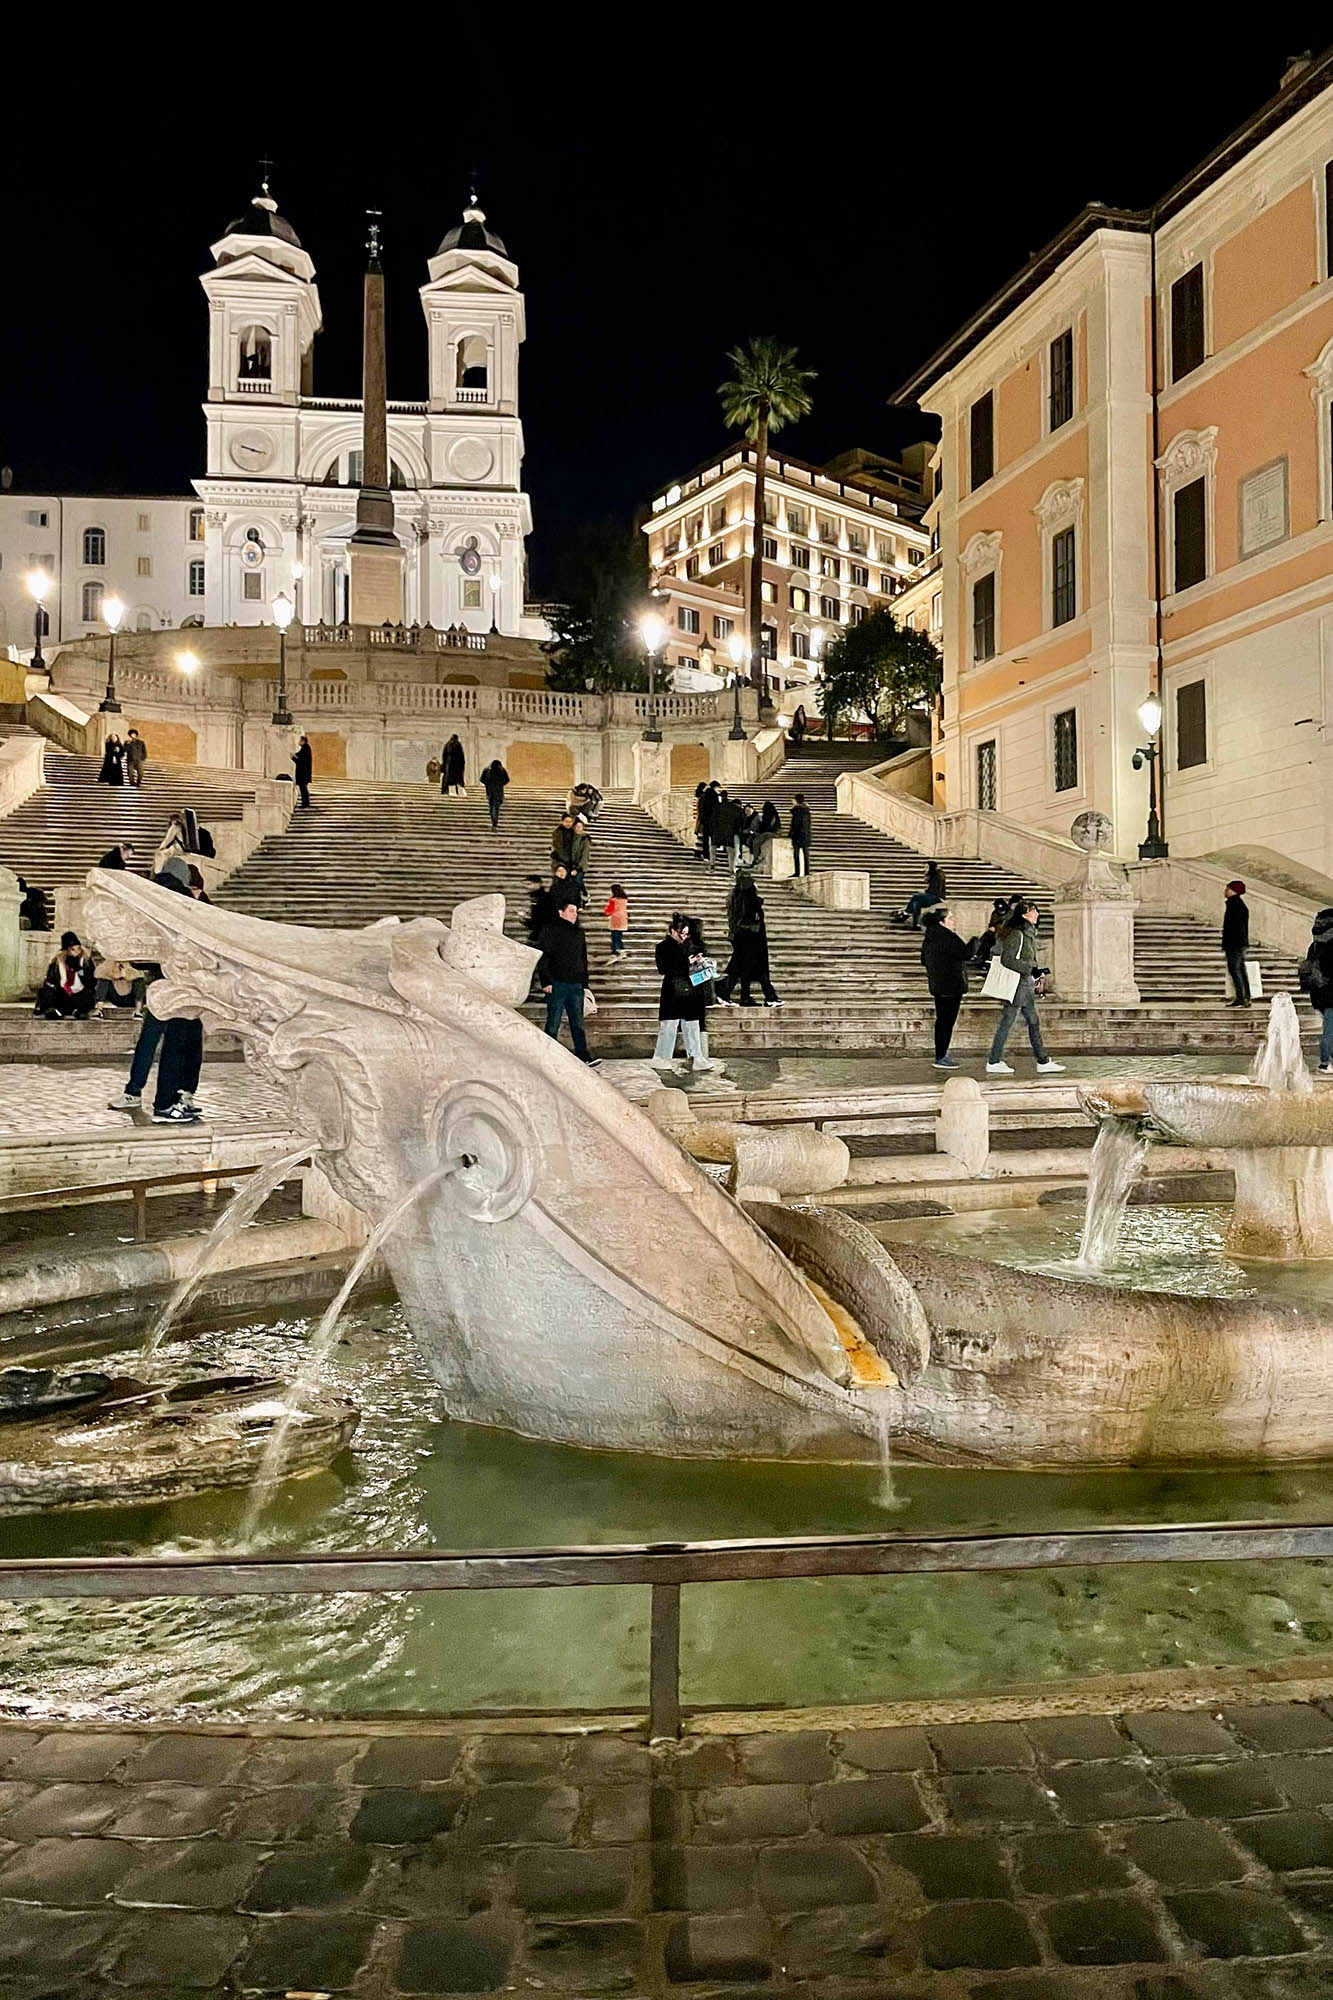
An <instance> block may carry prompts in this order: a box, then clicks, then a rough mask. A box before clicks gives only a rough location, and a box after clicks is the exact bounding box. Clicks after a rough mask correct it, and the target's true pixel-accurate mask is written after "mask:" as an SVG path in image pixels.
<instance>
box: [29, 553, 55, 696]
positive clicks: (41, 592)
mask: <svg viewBox="0 0 1333 2000" xmlns="http://www.w3.org/2000/svg"><path fill="white" fill-rule="evenodd" d="M50 589H51V576H50V572H49V571H48V570H44V569H30V570H29V571H28V595H29V597H30V598H31V599H32V607H33V608H32V670H33V672H34V673H35V674H41V673H45V671H46V661H45V660H44V659H43V658H42V620H43V619H44V618H45V616H46V599H47V595H48V593H49V591H50Z"/></svg>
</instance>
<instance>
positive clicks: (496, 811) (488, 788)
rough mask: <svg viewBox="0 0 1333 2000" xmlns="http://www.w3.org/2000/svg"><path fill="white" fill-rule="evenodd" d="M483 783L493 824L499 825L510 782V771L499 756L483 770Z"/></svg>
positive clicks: (494, 825) (493, 825)
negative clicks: (506, 789) (506, 790)
mask: <svg viewBox="0 0 1333 2000" xmlns="http://www.w3.org/2000/svg"><path fill="white" fill-rule="evenodd" d="M460 747H461V746H460ZM481 783H482V789H483V790H484V792H485V794H486V804H487V806H488V808H489V810H490V815H491V825H492V827H497V826H499V824H500V808H501V806H502V805H503V804H504V802H505V786H506V785H507V784H508V783H509V773H508V771H506V769H505V767H504V765H503V764H502V763H501V762H500V759H499V758H498V757H495V758H493V759H492V760H491V762H490V763H489V764H488V765H487V766H486V769H485V770H484V771H483V772H482V774H481Z"/></svg>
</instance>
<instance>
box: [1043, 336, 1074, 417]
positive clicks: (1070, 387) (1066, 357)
mask: <svg viewBox="0 0 1333 2000" xmlns="http://www.w3.org/2000/svg"><path fill="white" fill-rule="evenodd" d="M1050 365H1051V382H1050V396H1049V401H1048V404H1047V408H1048V413H1049V427H1050V429H1051V430H1053V431H1058V430H1059V428H1060V426H1061V424H1067V423H1068V422H1069V419H1070V418H1071V417H1072V416H1073V414H1074V334H1073V330H1072V328H1070V327H1066V328H1065V331H1064V332H1063V333H1058V334H1057V335H1056V336H1055V339H1054V340H1053V341H1052V342H1051V356H1050Z"/></svg>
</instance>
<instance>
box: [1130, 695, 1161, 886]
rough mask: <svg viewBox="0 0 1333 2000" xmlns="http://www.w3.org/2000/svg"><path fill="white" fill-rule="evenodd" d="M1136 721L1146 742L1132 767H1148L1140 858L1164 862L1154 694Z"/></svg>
mask: <svg viewBox="0 0 1333 2000" xmlns="http://www.w3.org/2000/svg"><path fill="white" fill-rule="evenodd" d="M1138 713H1139V721H1140V723H1141V724H1142V725H1143V733H1144V735H1145V736H1146V737H1147V739H1148V741H1147V742H1146V743H1145V744H1144V745H1143V746H1142V748H1141V749H1138V750H1136V751H1135V752H1134V769H1135V770H1136V771H1141V770H1142V769H1143V766H1144V765H1145V764H1146V765H1147V766H1148V838H1147V839H1146V840H1141V841H1140V842H1139V860H1140V861H1165V860H1166V858H1167V854H1168V852H1169V849H1168V847H1167V844H1166V842H1165V841H1164V840H1163V838H1162V822H1161V819H1160V818H1159V816H1158V811H1157V759H1158V756H1159V755H1160V751H1161V746H1160V745H1159V743H1158V741H1157V732H1158V730H1159V729H1160V728H1161V726H1162V704H1161V702H1160V701H1159V700H1158V698H1157V696H1156V695H1155V694H1150V695H1149V696H1148V699H1147V700H1146V701H1145V702H1144V704H1143V706H1142V707H1141V708H1140V709H1139V712H1138Z"/></svg>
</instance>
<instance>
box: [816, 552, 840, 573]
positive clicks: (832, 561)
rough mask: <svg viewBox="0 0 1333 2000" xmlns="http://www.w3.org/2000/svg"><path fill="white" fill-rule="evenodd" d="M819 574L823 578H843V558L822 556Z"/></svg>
mask: <svg viewBox="0 0 1333 2000" xmlns="http://www.w3.org/2000/svg"><path fill="white" fill-rule="evenodd" d="M819 574H820V575H821V576H832V577H839V576H841V575H842V561H841V558H840V557H838V556H821V557H820V558H819Z"/></svg>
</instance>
